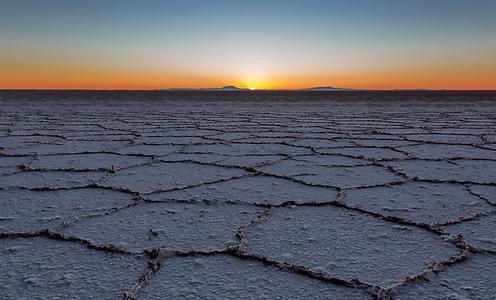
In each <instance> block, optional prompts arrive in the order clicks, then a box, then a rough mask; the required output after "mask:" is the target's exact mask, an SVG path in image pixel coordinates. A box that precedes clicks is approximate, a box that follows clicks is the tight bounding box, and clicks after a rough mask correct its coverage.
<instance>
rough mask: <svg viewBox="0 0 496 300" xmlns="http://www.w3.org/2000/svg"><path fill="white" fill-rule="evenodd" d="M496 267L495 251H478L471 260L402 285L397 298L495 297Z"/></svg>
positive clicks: (482, 299) (488, 299) (481, 299)
mask: <svg viewBox="0 0 496 300" xmlns="http://www.w3.org/2000/svg"><path fill="white" fill-rule="evenodd" d="M495 268H496V255H494V254H492V255H491V254H477V255H475V256H474V257H472V258H471V259H470V260H468V261H465V262H461V263H460V264H457V265H454V266H452V267H451V268H448V269H446V270H444V271H442V272H441V273H439V274H437V275H431V276H429V281H427V282H421V283H418V284H415V285H411V286H407V287H405V288H403V289H399V290H398V291H397V296H396V299H398V300H408V299H412V300H413V299H433V300H442V299H480V300H490V299H494V296H495V295H496V285H495V284H494V283H495V282H496V272H494V269H495Z"/></svg>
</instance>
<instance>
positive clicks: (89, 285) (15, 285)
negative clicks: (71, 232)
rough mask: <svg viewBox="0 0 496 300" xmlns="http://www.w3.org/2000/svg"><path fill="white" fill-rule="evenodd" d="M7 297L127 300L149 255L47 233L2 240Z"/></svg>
mask: <svg viewBox="0 0 496 300" xmlns="http://www.w3.org/2000/svg"><path fill="white" fill-rule="evenodd" d="M0 256H1V257H2V259H1V260H0V269H1V270H2V272H0V282H1V283H2V284H1V285H0V294H1V295H2V299H20V300H30V299H81V300H83V299H97V298H98V299H122V297H123V296H124V291H126V290H127V289H129V288H131V287H132V286H133V284H134V282H135V281H136V280H137V279H138V278H139V277H140V275H141V274H142V273H143V272H144V271H145V270H146V266H147V260H146V258H145V257H138V256H129V255H123V254H117V253H108V252H106V251H97V250H92V249H88V248H86V247H85V246H83V245H81V244H78V243H73V242H65V241H59V240H53V239H48V238H45V237H33V238H17V239H0Z"/></svg>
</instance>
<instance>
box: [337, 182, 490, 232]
mask: <svg viewBox="0 0 496 300" xmlns="http://www.w3.org/2000/svg"><path fill="white" fill-rule="evenodd" d="M343 201H344V203H345V204H347V205H349V206H352V207H359V208H362V209H364V210H367V211H373V212H377V213H380V214H383V215H388V216H395V217H399V218H403V219H407V220H410V221H412V222H416V223H428V224H435V223H440V224H442V223H447V222H450V221H456V220H458V219H460V218H462V217H471V216H475V215H477V214H480V213H483V212H487V211H492V210H496V207H494V206H492V205H490V204H488V203H486V202H485V201H484V200H482V199H480V198H479V197H477V196H475V195H472V194H471V193H470V192H469V191H468V190H467V189H466V188H465V187H464V186H462V185H454V184H448V183H428V182H409V183H405V184H402V185H395V186H388V187H384V186H381V187H373V188H369V189H356V190H351V191H349V192H347V193H346V195H345V197H344V200H343Z"/></svg>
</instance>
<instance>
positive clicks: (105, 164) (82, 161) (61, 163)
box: [29, 153, 150, 170]
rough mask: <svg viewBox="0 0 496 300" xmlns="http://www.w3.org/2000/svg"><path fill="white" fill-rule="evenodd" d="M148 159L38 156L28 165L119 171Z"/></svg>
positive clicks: (94, 155)
mask: <svg viewBox="0 0 496 300" xmlns="http://www.w3.org/2000/svg"><path fill="white" fill-rule="evenodd" d="M148 161H150V158H146V157H136V156H127V155H117V154H109V153H91V154H63V155H50V156H39V157H38V158H37V159H36V160H34V161H33V162H31V163H30V164H29V167H30V168H33V169H74V170H88V169H94V170H95V169H119V168H128V167H132V166H135V165H140V164H144V163H146V162H148Z"/></svg>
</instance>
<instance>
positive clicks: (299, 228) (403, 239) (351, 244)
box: [246, 206, 457, 287]
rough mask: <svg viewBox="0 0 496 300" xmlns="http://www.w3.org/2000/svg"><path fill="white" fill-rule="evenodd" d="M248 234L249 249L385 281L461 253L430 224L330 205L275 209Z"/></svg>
mask: <svg viewBox="0 0 496 300" xmlns="http://www.w3.org/2000/svg"><path fill="white" fill-rule="evenodd" d="M246 239H247V246H246V251H247V252H248V253H253V254H260V255H267V256H268V257H269V258H270V259H273V260H277V261H285V262H289V263H292V264H296V265H304V266H307V267H309V268H310V269H312V270H315V271H317V272H324V273H325V274H328V275H330V276H332V277H337V278H344V279H346V280H351V279H353V278H357V279H358V280H360V281H361V282H364V283H367V284H371V285H378V286H382V287H387V286H390V285H393V284H395V283H398V282H400V281H401V280H402V279H403V278H405V277H407V276H413V275H416V274H417V273H420V272H422V271H423V270H425V269H427V268H428V267H429V266H430V265H431V264H433V263H434V262H436V261H441V260H445V259H447V258H448V257H450V256H453V255H455V254H456V253H457V250H456V247H454V246H453V245H451V244H448V243H446V242H444V241H443V239H442V238H440V237H439V236H437V235H435V234H433V233H432V232H428V231H427V230H423V229H419V228H416V227H410V226H404V225H393V226H391V224H390V223H389V222H387V221H384V220H381V219H378V218H374V217H372V216H369V215H366V214H361V213H359V212H355V211H350V210H347V209H343V208H336V207H332V206H325V207H318V206H317V207H298V208H296V207H290V208H280V209H274V210H273V211H272V213H271V216H270V217H269V218H267V220H264V221H263V222H259V223H256V224H254V225H253V226H252V227H248V228H247V233H246ZM385 249H387V251H385Z"/></svg>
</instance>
